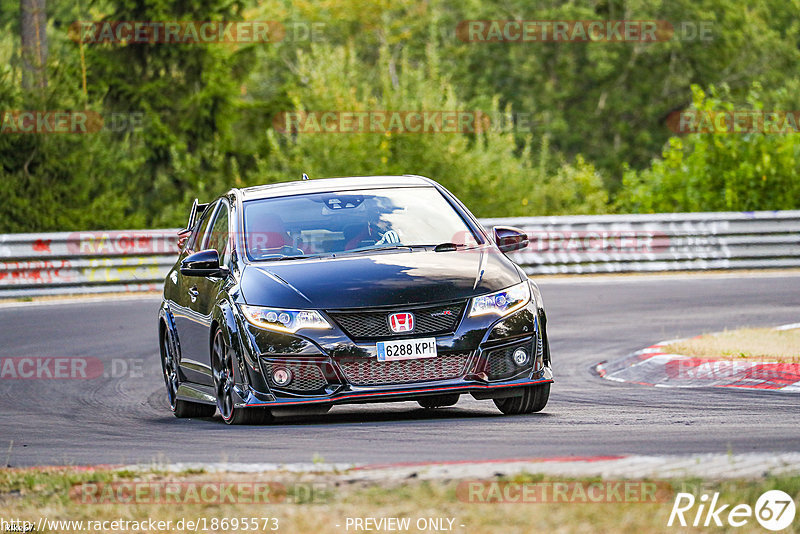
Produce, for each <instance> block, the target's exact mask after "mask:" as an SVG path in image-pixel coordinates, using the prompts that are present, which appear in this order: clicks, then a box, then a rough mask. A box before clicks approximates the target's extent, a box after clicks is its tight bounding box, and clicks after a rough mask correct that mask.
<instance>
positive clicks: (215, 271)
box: [181, 248, 228, 276]
mask: <svg viewBox="0 0 800 534" xmlns="http://www.w3.org/2000/svg"><path fill="white" fill-rule="evenodd" d="M181 274H182V275H184V276H225V275H227V274H228V269H227V267H222V266H220V264H219V253H218V252H217V251H216V250H214V249H213V248H210V249H208V250H201V251H200V252H195V253H194V254H190V255H189V256H186V258H184V260H183V261H182V262H181Z"/></svg>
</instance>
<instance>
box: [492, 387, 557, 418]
mask: <svg viewBox="0 0 800 534" xmlns="http://www.w3.org/2000/svg"><path fill="white" fill-rule="evenodd" d="M549 398H550V383H549V382H548V383H547V384H541V385H539V386H531V387H527V388H525V389H524V390H523V391H522V395H517V396H516V397H506V398H504V399H494V404H495V406H497V408H498V409H499V410H500V411H501V412H503V413H504V414H505V415H519V414H524V413H534V412H541V411H542V410H543V409H544V407H545V406H547V400H548V399H549Z"/></svg>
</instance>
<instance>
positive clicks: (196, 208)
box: [178, 199, 208, 249]
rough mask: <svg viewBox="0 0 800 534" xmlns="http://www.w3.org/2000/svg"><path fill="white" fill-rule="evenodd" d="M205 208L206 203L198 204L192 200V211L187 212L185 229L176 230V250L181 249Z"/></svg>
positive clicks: (195, 200)
mask: <svg viewBox="0 0 800 534" xmlns="http://www.w3.org/2000/svg"><path fill="white" fill-rule="evenodd" d="M206 208H208V203H205V204H200V202H198V200H197V199H194V202H192V209H191V210H190V211H189V221H188V222H187V223H186V228H182V229H181V230H178V248H180V249H183V245H184V244H185V243H186V240H187V239H188V238H189V236H190V235H191V234H192V230H193V229H194V225H195V223H197V219H198V218H199V217H200V215H202V214H203V212H204V211H206Z"/></svg>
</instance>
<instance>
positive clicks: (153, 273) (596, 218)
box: [0, 211, 800, 298]
mask: <svg viewBox="0 0 800 534" xmlns="http://www.w3.org/2000/svg"><path fill="white" fill-rule="evenodd" d="M481 222H482V223H483V225H484V226H486V227H487V228H491V227H492V226H495V225H506V226H518V227H520V228H522V229H523V230H525V231H526V232H527V233H528V237H529V240H530V244H529V246H528V247H527V248H526V249H524V250H522V251H519V252H514V253H511V254H510V256H511V257H512V258H513V259H514V260H515V261H516V262H517V263H519V264H520V265H522V266H523V267H524V269H525V271H526V272H527V273H528V274H556V273H574V274H580V273H609V272H657V271H675V270H706V269H760V268H792V267H800V211H770V212H747V213H739V212H727V213H669V214H655V215H586V216H565V217H523V218H502V219H483V220H482V221H481ZM176 242H177V230H175V229H167V230H131V231H113V232H112V231H108V232H105V231H100V232H62V233H48V234H2V235H0V298H9V297H25V296H34V295H52V294H68V293H99V292H109V291H148V290H160V289H161V286H162V282H163V279H164V276H165V275H166V273H167V271H168V270H169V268H170V266H172V264H173V263H174V261H175V256H176V254H177V247H176Z"/></svg>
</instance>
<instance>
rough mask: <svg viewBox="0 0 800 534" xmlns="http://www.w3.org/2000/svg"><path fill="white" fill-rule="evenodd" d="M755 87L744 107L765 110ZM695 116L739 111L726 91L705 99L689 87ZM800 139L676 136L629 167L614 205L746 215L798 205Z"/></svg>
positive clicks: (624, 208) (643, 210)
mask: <svg viewBox="0 0 800 534" xmlns="http://www.w3.org/2000/svg"><path fill="white" fill-rule="evenodd" d="M759 90H760V88H759V86H758V85H756V86H754V87H753V89H752V90H751V92H750V96H749V97H748V104H749V105H748V108H749V109H751V110H754V111H759V110H763V107H764V105H763V103H762V102H761V101H760V100H759V99H758V93H759ZM692 93H693V95H694V103H693V106H692V110H694V111H695V112H698V113H713V112H720V111H732V110H734V109H738V110H741V109H742V108H741V107H740V106H736V105H735V104H734V103H733V102H731V101H729V100H727V99H726V98H725V95H726V94H727V92H726V90H725V89H724V88H723V89H722V90H721V91H717V90H716V89H715V88H713V87H712V88H711V90H710V95H707V94H706V93H705V92H704V91H703V90H701V89H700V88H699V87H698V86H693V87H692ZM798 171H800V135H799V134H797V133H770V132H758V131H753V132H749V133H713V132H710V133H691V134H688V135H685V136H684V137H678V136H674V137H671V138H670V139H669V142H668V144H667V146H666V148H665V149H664V151H663V153H662V157H661V158H657V159H654V160H653V162H652V164H651V166H650V167H649V168H647V169H644V170H641V171H636V170H634V169H627V170H626V171H625V173H624V176H623V186H622V191H621V193H620V195H619V196H618V198H617V200H616V203H617V208H618V209H619V210H620V211H631V212H638V213H657V212H671V211H742V210H743V211H750V210H780V209H796V208H798V207H800V180H798V178H797V174H798Z"/></svg>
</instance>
